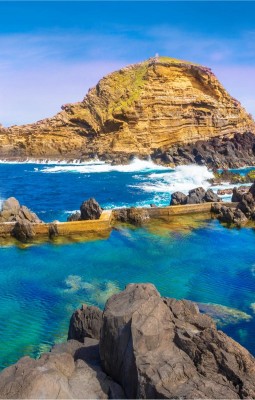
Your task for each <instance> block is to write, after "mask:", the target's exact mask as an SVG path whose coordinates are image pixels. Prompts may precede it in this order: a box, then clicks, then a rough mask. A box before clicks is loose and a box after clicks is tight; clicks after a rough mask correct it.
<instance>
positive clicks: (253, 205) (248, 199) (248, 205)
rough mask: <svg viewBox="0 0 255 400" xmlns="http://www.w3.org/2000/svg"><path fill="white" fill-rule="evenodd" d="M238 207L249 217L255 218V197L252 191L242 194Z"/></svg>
mask: <svg viewBox="0 0 255 400" xmlns="http://www.w3.org/2000/svg"><path fill="white" fill-rule="evenodd" d="M237 208H238V209H239V210H241V211H242V212H243V213H244V214H245V215H246V216H247V217H248V218H253V216H254V213H255V199H254V197H253V195H252V193H251V192H248V193H245V194H244V195H242V198H241V200H240V202H239V203H238V206H237Z"/></svg>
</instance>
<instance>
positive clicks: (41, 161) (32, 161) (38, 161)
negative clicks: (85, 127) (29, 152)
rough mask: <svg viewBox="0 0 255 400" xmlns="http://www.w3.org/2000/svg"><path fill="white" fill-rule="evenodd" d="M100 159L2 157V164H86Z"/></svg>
mask: <svg viewBox="0 0 255 400" xmlns="http://www.w3.org/2000/svg"><path fill="white" fill-rule="evenodd" d="M97 162H98V159H94V160H92V161H87V162H83V161H81V160H79V159H77V160H63V159H61V160H57V159H56V160H49V159H47V158H44V159H36V158H26V159H24V160H22V159H18V160H8V159H0V164H48V165H56V164H57V165H84V164H89V163H92V164H93V163H97Z"/></svg>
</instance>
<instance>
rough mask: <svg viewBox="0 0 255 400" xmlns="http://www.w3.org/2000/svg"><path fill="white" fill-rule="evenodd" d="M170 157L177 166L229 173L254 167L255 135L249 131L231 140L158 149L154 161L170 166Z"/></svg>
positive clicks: (217, 139) (198, 142)
mask: <svg viewBox="0 0 255 400" xmlns="http://www.w3.org/2000/svg"><path fill="white" fill-rule="evenodd" d="M166 157H167V159H168V160H171V161H169V162H171V163H173V164H175V165H183V164H191V163H195V164H199V165H207V166H208V167H209V168H226V169H228V168H240V167H245V166H247V165H254V164H255V135H254V134H253V133H252V132H248V131H247V132H246V133H244V134H240V133H236V134H234V135H233V137H231V138H230V137H229V138H227V137H215V138H212V139H209V140H199V141H197V142H196V143H188V144H178V145H174V146H172V147H170V148H169V149H167V150H165V149H164V150H160V149H157V150H155V151H154V154H153V155H152V159H154V160H160V161H161V162H162V163H166V162H167V161H165V160H166ZM241 182H244V181H243V180H241ZM248 182H250V180H248ZM233 183H237V182H236V181H235V182H233Z"/></svg>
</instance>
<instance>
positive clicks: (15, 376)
mask: <svg viewBox="0 0 255 400" xmlns="http://www.w3.org/2000/svg"><path fill="white" fill-rule="evenodd" d="M0 398H1V399H17V398H19V399H108V398H112V399H121V398H124V394H123V390H122V389H121V387H120V386H119V385H118V384H117V383H116V382H114V381H113V380H112V379H111V378H109V377H108V376H107V375H106V374H105V373H104V372H103V370H102V368H101V366H100V359H99V351H98V341H96V340H92V339H88V338H87V341H86V343H84V344H83V345H82V344H81V343H79V342H77V341H74V340H71V341H68V342H67V343H65V344H61V345H56V346H54V348H53V349H52V352H51V353H45V354H43V355H42V356H41V357H40V359H39V360H33V359H31V358H30V357H23V358H21V359H20V361H19V362H18V363H16V364H15V365H13V366H11V367H9V368H6V369H5V370H4V371H3V372H2V373H1V374H0Z"/></svg>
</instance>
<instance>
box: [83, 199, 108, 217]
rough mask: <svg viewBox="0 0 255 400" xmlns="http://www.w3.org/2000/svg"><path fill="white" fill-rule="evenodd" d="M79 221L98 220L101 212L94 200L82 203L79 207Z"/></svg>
mask: <svg viewBox="0 0 255 400" xmlns="http://www.w3.org/2000/svg"><path fill="white" fill-rule="evenodd" d="M80 210H81V217H80V219H81V220H88V219H99V218H100V215H101V214H102V212H103V210H102V208H101V207H100V205H99V204H98V202H97V201H96V200H95V199H94V198H90V199H89V200H87V201H84V202H83V203H82V205H81V207H80Z"/></svg>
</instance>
